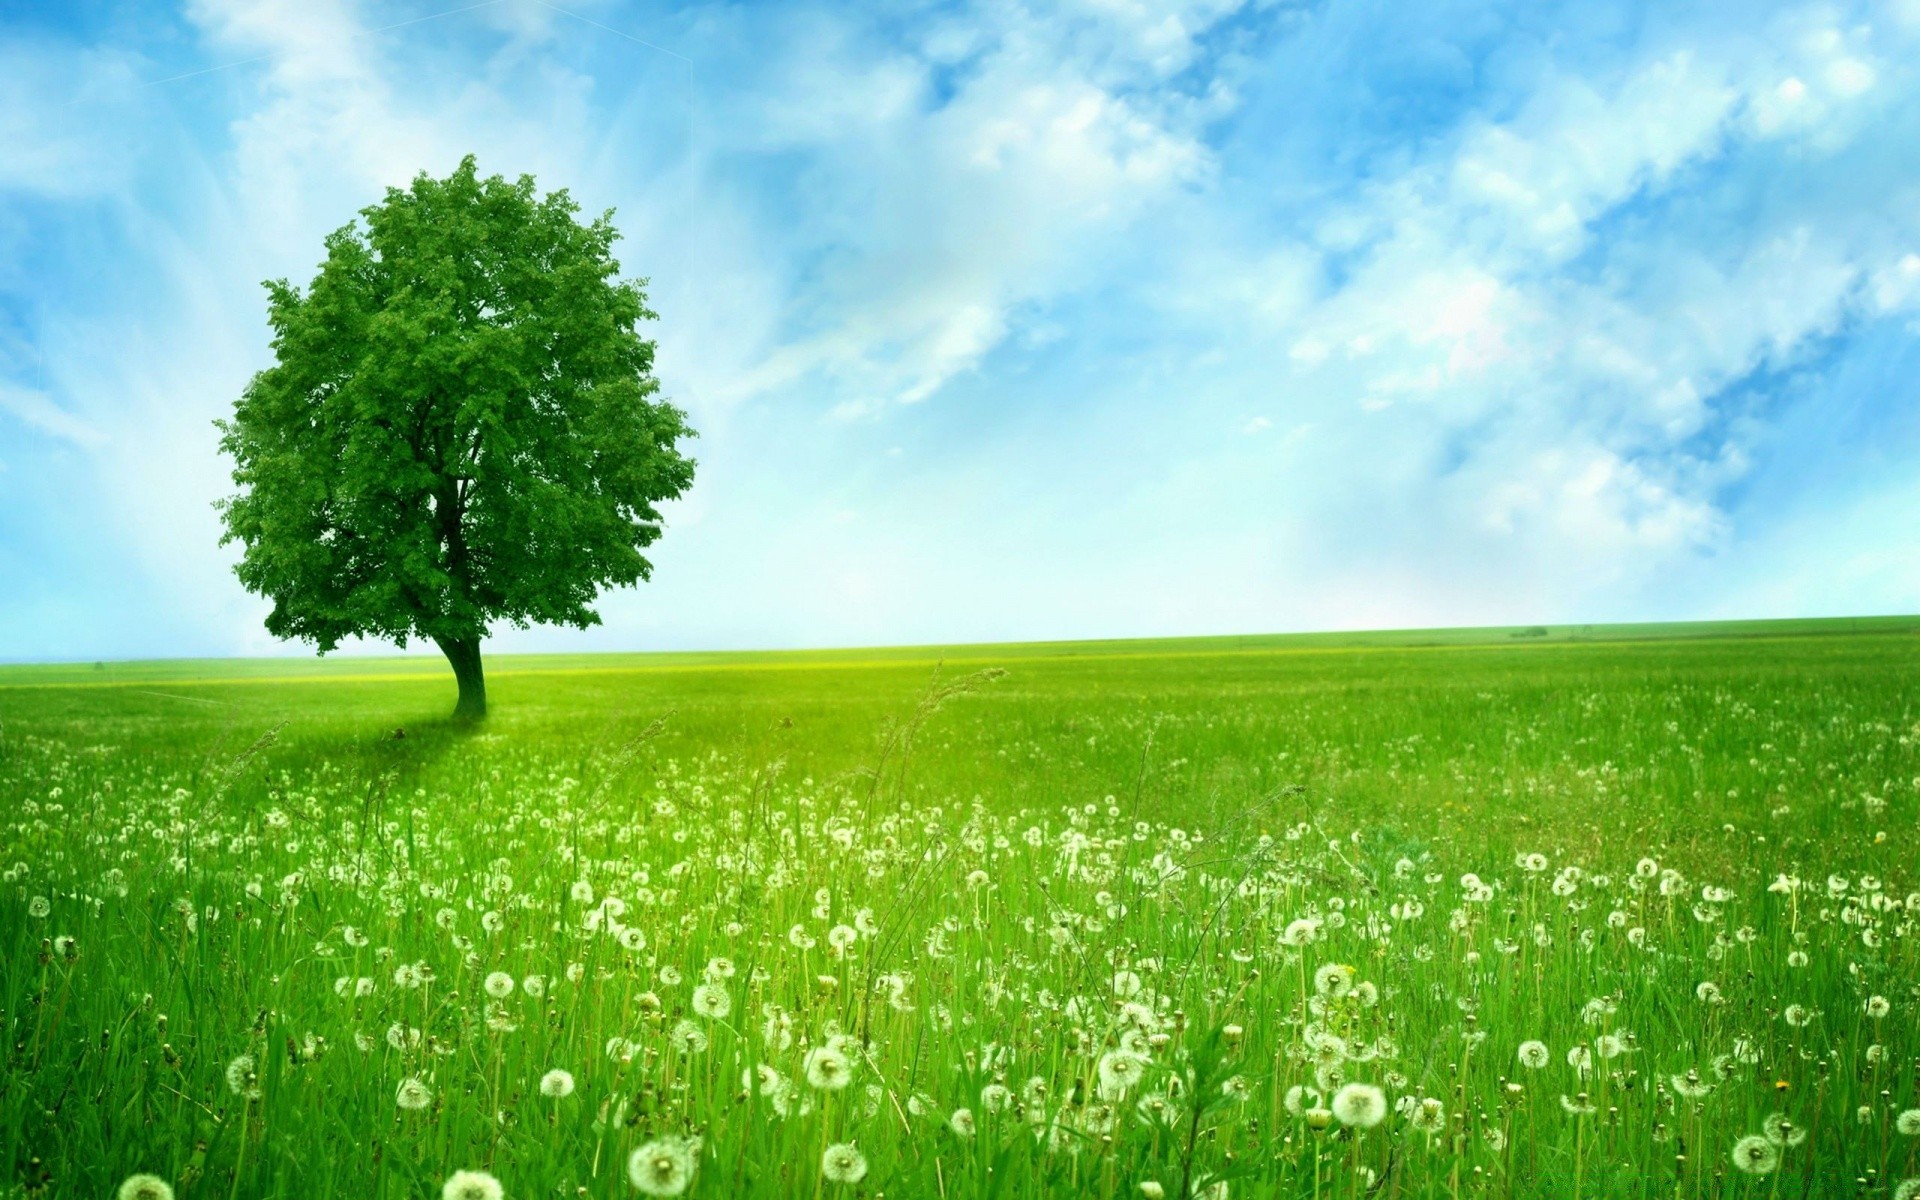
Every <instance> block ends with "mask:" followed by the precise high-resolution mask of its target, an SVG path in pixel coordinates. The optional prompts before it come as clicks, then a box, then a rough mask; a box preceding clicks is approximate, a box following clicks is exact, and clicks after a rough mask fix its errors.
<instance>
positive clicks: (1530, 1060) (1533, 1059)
mask: <svg viewBox="0 0 1920 1200" xmlns="http://www.w3.org/2000/svg"><path fill="white" fill-rule="evenodd" d="M1519 1057H1520V1065H1521V1066H1523V1067H1525V1068H1527V1069H1528V1070H1530V1071H1538V1070H1539V1069H1540V1068H1542V1067H1544V1066H1546V1065H1547V1063H1548V1062H1549V1061H1551V1060H1552V1058H1553V1052H1552V1051H1550V1050H1548V1049H1547V1044H1546V1043H1545V1042H1521V1043H1520V1054H1519Z"/></svg>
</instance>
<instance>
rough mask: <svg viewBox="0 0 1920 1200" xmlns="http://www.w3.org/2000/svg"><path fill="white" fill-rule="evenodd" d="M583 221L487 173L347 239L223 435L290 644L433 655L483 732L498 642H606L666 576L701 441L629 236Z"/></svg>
mask: <svg viewBox="0 0 1920 1200" xmlns="http://www.w3.org/2000/svg"><path fill="white" fill-rule="evenodd" d="M579 211H580V209H579V206H578V205H577V204H575V203H574V202H573V200H572V199H571V198H570V197H569V196H568V195H567V193H566V192H565V191H564V190H562V191H557V192H553V193H550V194H549V195H547V196H545V197H544V198H543V197H540V196H538V195H537V194H536V192H535V190H534V181H533V179H532V177H531V176H526V175H523V176H521V177H520V179H519V180H518V181H516V182H508V181H507V180H505V179H503V178H501V177H500V176H498V175H495V176H492V177H490V178H487V179H481V178H479V177H478V175H477V174H476V171H475V168H474V160H473V158H472V157H471V156H469V157H468V158H466V159H465V160H463V161H462V162H461V164H460V166H459V169H458V170H456V171H454V172H453V174H452V175H451V176H449V177H448V178H446V179H433V178H430V177H428V176H427V175H426V174H425V173H422V174H421V175H419V176H418V177H417V178H415V179H414V181H413V183H412V185H411V186H410V187H408V188H406V189H404V190H403V189H400V188H390V189H388V191H387V195H386V198H385V199H384V200H383V201H382V202H380V203H379V204H375V205H373V206H371V207H369V208H366V209H363V210H361V214H360V215H361V216H362V217H363V218H365V226H364V228H363V227H362V226H361V225H360V224H359V223H358V222H353V223H349V224H348V225H346V226H345V227H343V228H341V229H339V230H337V231H335V232H334V233H333V235H332V236H330V237H328V238H327V240H326V259H325V261H324V262H323V263H322V265H321V267H320V272H319V274H318V275H316V276H315V277H314V280H313V282H312V284H311V285H310V286H309V287H308V288H307V290H306V291H305V293H304V294H303V293H302V292H301V291H300V289H298V288H297V287H294V286H293V285H292V284H290V283H288V282H287V281H286V280H284V279H281V280H275V281H272V282H270V283H268V284H267V285H266V288H267V292H268V296H269V303H268V312H269V319H270V321H271V323H272V326H273V334H274V336H273V351H274V358H275V362H274V365H272V366H270V367H268V368H267V369H265V370H263V371H261V372H259V373H258V374H257V375H255V376H254V377H253V379H252V381H251V382H250V383H249V384H248V385H247V388H246V391H245V392H244V394H243V395H242V396H241V397H240V399H239V400H238V401H237V402H236V403H235V405H234V411H233V416H232V418H231V419H230V420H225V421H217V422H215V424H216V426H217V427H218V428H219V430H220V433H221V438H220V448H221V449H222V450H223V451H225V452H226V453H227V454H229V455H231V456H232V458H233V460H234V464H235V466H234V471H233V481H234V483H235V484H236V485H237V487H238V488H239V491H238V493H237V494H236V495H233V496H230V497H228V498H227V499H225V500H222V501H220V502H219V504H218V508H219V510H220V513H221V516H222V518H223V520H224V523H225V535H224V536H223V537H222V539H221V544H222V545H225V544H227V543H229V542H234V541H237V542H239V543H241V545H242V546H243V547H244V548H245V552H244V554H243V555H242V557H241V559H240V562H239V564H238V565H237V566H236V567H235V573H236V574H237V575H238V576H239V577H240V582H241V583H242V584H244V585H245V586H246V588H247V590H249V591H252V592H256V593H258V594H260V595H262V596H264V597H267V598H268V599H270V600H272V601H273V611H272V612H271V613H270V614H269V615H268V616H267V620H266V625H267V629H268V630H269V631H270V632H272V633H274V634H275V635H277V636H279V637H284V638H294V639H300V640H305V641H311V642H313V643H314V644H315V645H316V646H317V648H318V650H319V652H320V653H321V654H325V653H326V652H327V651H329V650H332V649H334V648H335V647H336V646H337V645H339V643H340V641H341V640H342V639H344V638H348V637H354V636H360V637H370V638H379V639H383V640H388V641H393V642H396V643H398V644H399V645H401V646H403V647H404V646H405V645H406V644H407V641H408V639H410V638H425V639H429V640H431V641H432V642H433V643H434V644H435V645H437V646H439V647H440V650H441V651H442V653H444V654H445V655H446V656H447V661H448V662H449V663H451V664H452V666H453V673H454V677H455V679H456V680H457V681H458V682H459V687H460V697H459V702H458V705H457V706H456V708H455V709H454V713H455V715H456V716H457V717H467V718H478V717H481V716H484V715H485V713H486V708H487V694H486V679H485V675H484V674H483V672H482V670H481V665H480V643H481V641H482V639H484V638H485V636H486V633H487V626H488V624H489V623H490V622H498V621H506V622H511V623H512V624H514V625H515V626H517V627H520V628H526V627H527V626H528V625H529V624H531V623H534V622H540V623H544V624H560V625H572V626H576V627H579V628H585V627H587V626H589V625H594V624H598V623H599V620H600V618H599V616H598V614H596V613H595V612H594V610H593V609H592V608H591V607H589V605H591V604H592V603H593V601H594V600H595V598H596V596H597V595H598V593H599V591H600V589H602V588H605V587H614V586H624V585H628V584H632V583H635V582H637V581H639V580H643V579H647V578H649V577H650V576H651V574H652V565H651V564H650V563H649V562H648V561H647V559H646V557H645V556H644V555H643V554H642V551H643V550H644V549H645V548H646V547H648V546H649V545H651V544H652V543H653V541H654V540H655V539H656V538H658V537H659V536H660V528H661V517H660V512H659V509H658V505H659V504H660V503H661V502H662V501H665V500H669V499H672V498H674V497H677V496H679V495H681V494H682V493H683V492H685V491H686V489H687V488H688V487H689V486H690V485H691V484H692V482H693V468H694V464H693V460H692V459H690V458H687V457H685V456H683V455H682V454H681V452H680V449H679V444H680V442H681V440H682V439H685V438H690V437H692V436H694V434H693V430H692V429H691V428H690V427H689V426H688V424H687V419H686V414H684V413H682V412H681V411H680V410H679V409H677V408H675V407H673V406H672V405H671V404H669V403H667V402H665V401H664V400H663V399H660V398H658V392H659V383H658V382H657V381H656V380H655V379H654V377H653V358H654V344H653V343H652V342H651V341H648V340H646V339H645V338H643V337H641V335H640V333H639V331H638V329H637V325H638V323H639V322H640V321H641V320H643V319H655V318H656V314H655V313H653V312H651V311H649V310H648V308H647V300H646V295H645V293H644V292H643V291H642V287H643V285H644V283H645V281H644V280H637V281H636V280H627V279H622V278H620V273H619V272H620V264H619V263H618V262H616V261H615V260H614V258H613V256H612V248H613V243H614V240H615V238H616V237H617V236H618V235H617V234H616V233H615V232H614V228H613V223H612V219H613V214H612V212H611V211H609V212H607V213H606V214H605V215H603V216H601V217H600V218H599V219H598V220H596V221H593V222H591V223H583V222H581V221H579V220H577V219H576V214H578V212H579Z"/></svg>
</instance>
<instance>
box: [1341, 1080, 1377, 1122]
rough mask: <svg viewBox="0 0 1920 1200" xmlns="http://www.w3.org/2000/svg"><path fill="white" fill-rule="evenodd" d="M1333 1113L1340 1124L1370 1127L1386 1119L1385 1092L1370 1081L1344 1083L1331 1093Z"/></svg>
mask: <svg viewBox="0 0 1920 1200" xmlns="http://www.w3.org/2000/svg"><path fill="white" fill-rule="evenodd" d="M1333 1115H1334V1116H1335V1117H1336V1118H1338V1119H1339V1121H1340V1123H1341V1124H1342V1125H1348V1126H1351V1127H1353V1128H1355V1129H1372V1128H1373V1127H1374V1126H1376V1125H1378V1124H1379V1123H1380V1122H1381V1121H1383V1120H1385V1119H1386V1116H1387V1097H1386V1093H1385V1092H1382V1091H1381V1090H1380V1089H1379V1088H1377V1087H1375V1086H1374V1085H1372V1084H1370V1083H1349V1084H1345V1085H1343V1086H1342V1087H1341V1088H1340V1090H1339V1091H1337V1092H1335V1093H1334V1094H1333Z"/></svg>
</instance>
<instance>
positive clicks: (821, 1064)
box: [802, 1045, 853, 1092]
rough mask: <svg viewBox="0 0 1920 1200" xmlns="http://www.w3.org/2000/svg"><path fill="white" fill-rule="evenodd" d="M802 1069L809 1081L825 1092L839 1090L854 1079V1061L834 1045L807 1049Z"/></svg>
mask: <svg viewBox="0 0 1920 1200" xmlns="http://www.w3.org/2000/svg"><path fill="white" fill-rule="evenodd" d="M802 1069H803V1071H804V1072H805V1074H806V1077H807V1083H808V1084H810V1085H812V1086H813V1087H815V1088H818V1089H820V1090H821V1091H823V1092H837V1091H839V1090H840V1089H841V1088H843V1087H846V1086H847V1084H848V1083H850V1082H852V1080H853V1061H852V1060H851V1059H849V1058H848V1057H847V1056H846V1054H845V1053H843V1052H842V1051H840V1050H839V1049H838V1048H836V1047H834V1046H832V1045H825V1046H815V1047H814V1048H813V1049H811V1050H809V1051H807V1057H806V1058H805V1059H804V1060H803V1061H802Z"/></svg>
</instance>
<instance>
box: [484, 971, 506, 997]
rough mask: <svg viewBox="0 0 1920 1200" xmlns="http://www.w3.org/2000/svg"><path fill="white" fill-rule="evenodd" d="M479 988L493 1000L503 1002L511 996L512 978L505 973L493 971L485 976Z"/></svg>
mask: <svg viewBox="0 0 1920 1200" xmlns="http://www.w3.org/2000/svg"><path fill="white" fill-rule="evenodd" d="M480 986H481V987H483V988H485V989H486V992H487V995H489V996H492V997H493V998H494V999H495V1000H505V999H506V998H507V997H508V996H511V995H513V976H511V975H509V974H507V973H506V972H505V971H494V972H493V973H491V974H490V975H488V976H487V978H486V981H485V982H484V983H482V984H481V985H480Z"/></svg>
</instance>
